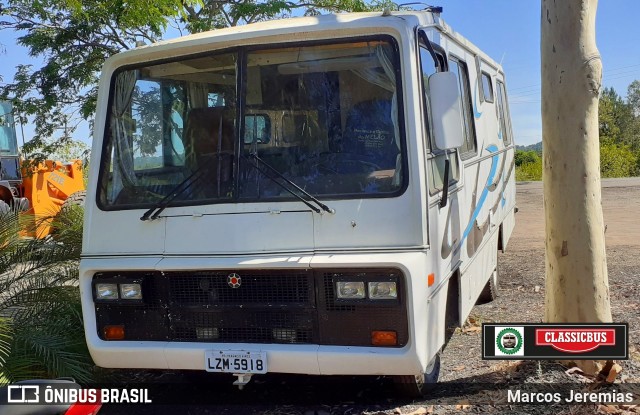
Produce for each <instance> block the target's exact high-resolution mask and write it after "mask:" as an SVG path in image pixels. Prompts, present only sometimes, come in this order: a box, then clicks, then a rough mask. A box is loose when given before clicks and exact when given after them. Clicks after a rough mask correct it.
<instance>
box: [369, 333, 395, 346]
mask: <svg viewBox="0 0 640 415" xmlns="http://www.w3.org/2000/svg"><path fill="white" fill-rule="evenodd" d="M371 344H372V345H374V346H397V345H398V335H397V334H396V332H395V331H372V332H371Z"/></svg>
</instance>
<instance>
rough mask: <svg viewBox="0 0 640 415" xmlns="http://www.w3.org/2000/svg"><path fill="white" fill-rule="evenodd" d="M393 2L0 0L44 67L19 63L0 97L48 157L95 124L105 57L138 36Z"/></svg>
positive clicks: (5, 16) (6, 22)
mask: <svg viewBox="0 0 640 415" xmlns="http://www.w3.org/2000/svg"><path fill="white" fill-rule="evenodd" d="M388 5H390V2H389V1H388V0H374V2H373V3H365V1H364V0H309V1H306V0H298V1H285V0H267V1H256V0H231V1H220V0H155V1H153V2H149V1H147V0H112V1H103V0H2V1H1V2H0V30H14V31H16V32H17V33H18V34H19V38H18V43H19V44H20V45H22V46H24V47H26V48H27V49H28V51H29V54H30V55H31V56H33V57H34V58H39V59H40V60H41V61H42V65H41V66H34V65H19V66H18V67H17V68H16V73H15V76H14V81H13V82H11V83H9V84H8V85H5V86H3V87H1V88H0V99H2V98H4V99H7V98H12V99H14V105H15V112H16V113H17V114H18V115H19V120H20V122H22V123H23V124H24V123H26V122H32V123H34V124H35V136H34V137H33V138H32V139H31V140H30V141H29V142H28V143H27V144H26V145H25V147H24V149H23V151H24V152H26V153H28V154H30V156H31V158H33V159H43V158H45V157H46V156H47V155H49V154H51V153H54V152H56V150H57V149H58V148H59V147H60V146H61V145H63V144H64V143H65V142H67V141H69V140H71V138H72V137H74V132H75V131H76V129H77V126H78V125H79V123H80V122H82V121H83V120H85V121H89V122H90V123H91V121H92V119H93V114H94V112H95V107H96V98H97V82H98V76H99V72H100V69H101V67H102V65H103V64H104V62H105V60H106V59H107V58H109V57H110V56H112V55H114V54H116V53H118V52H121V51H124V50H128V49H131V48H133V47H135V46H136V42H137V41H145V42H146V43H151V42H155V41H157V40H160V39H161V38H162V36H163V34H164V33H165V32H166V31H167V28H168V27H169V26H171V27H174V28H175V29H177V30H178V31H180V32H181V33H183V34H186V33H197V32H203V31H207V30H212V29H219V28H223V27H229V26H237V25H242V24H247V23H253V22H257V21H260V20H266V19H272V18H275V17H287V16H290V15H291V14H292V13H294V12H295V13H296V14H305V15H316V14H319V13H321V12H323V11H328V12H339V11H365V10H370V9H380V8H383V7H385V6H388ZM74 138H75V139H81V138H83V137H74ZM85 138H88V137H85Z"/></svg>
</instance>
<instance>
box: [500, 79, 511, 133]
mask: <svg viewBox="0 0 640 415" xmlns="http://www.w3.org/2000/svg"><path fill="white" fill-rule="evenodd" d="M496 85H497V90H498V111H497V114H498V122H499V123H500V135H501V136H502V140H503V141H504V144H505V145H509V144H511V121H510V119H509V106H508V105H507V91H506V89H505V87H504V84H503V83H502V82H500V81H497V82H496Z"/></svg>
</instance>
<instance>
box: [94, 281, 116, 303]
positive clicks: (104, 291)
mask: <svg viewBox="0 0 640 415" xmlns="http://www.w3.org/2000/svg"><path fill="white" fill-rule="evenodd" d="M96 299H98V300H117V299H118V284H107V283H98V284H96Z"/></svg>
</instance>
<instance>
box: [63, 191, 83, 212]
mask: <svg viewBox="0 0 640 415" xmlns="http://www.w3.org/2000/svg"><path fill="white" fill-rule="evenodd" d="M86 198H87V191H86V190H79V191H77V192H75V193H71V195H69V197H68V198H67V199H66V200H65V201H64V203H63V204H62V208H61V210H65V209H68V208H69V207H71V206H81V207H84V201H85V199H86Z"/></svg>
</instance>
